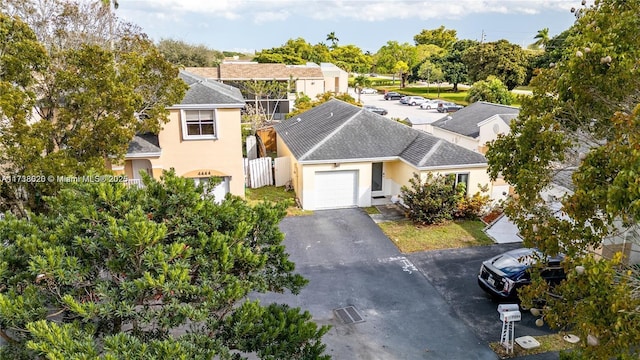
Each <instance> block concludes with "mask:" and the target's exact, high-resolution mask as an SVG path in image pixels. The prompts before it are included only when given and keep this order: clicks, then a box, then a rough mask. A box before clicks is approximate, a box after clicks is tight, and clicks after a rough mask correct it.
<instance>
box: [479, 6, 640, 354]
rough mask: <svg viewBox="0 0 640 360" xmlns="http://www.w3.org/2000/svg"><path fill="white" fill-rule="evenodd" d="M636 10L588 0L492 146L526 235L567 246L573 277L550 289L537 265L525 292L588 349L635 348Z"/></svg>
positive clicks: (638, 335) (639, 124)
mask: <svg viewBox="0 0 640 360" xmlns="http://www.w3.org/2000/svg"><path fill="white" fill-rule="evenodd" d="M638 13H640V1H637V0H633V1H619V0H600V1H598V2H596V3H595V4H593V5H588V6H587V5H584V6H583V8H581V9H580V11H579V14H580V15H579V16H578V18H577V21H576V23H575V25H574V26H573V27H572V29H570V31H568V32H567V33H566V38H565V41H564V46H563V47H562V48H563V49H564V50H562V51H561V53H559V56H558V61H557V62H553V63H551V64H550V65H549V67H547V68H546V69H542V71H541V73H540V75H538V76H537V77H535V78H534V79H533V80H532V85H533V96H532V97H529V98H525V99H523V103H522V110H521V112H520V117H519V119H518V121H515V122H513V123H512V125H511V133H510V134H509V135H507V136H503V137H500V138H498V140H496V141H495V143H493V144H492V145H491V146H490V148H489V151H488V153H487V158H488V161H489V165H490V173H491V176H492V177H494V178H495V177H497V176H499V175H502V176H504V179H505V180H506V181H507V182H509V183H510V184H512V185H513V186H514V188H515V191H516V193H517V197H516V198H514V199H512V200H511V201H510V202H508V206H507V207H506V210H505V211H506V212H507V213H508V215H509V216H510V218H511V219H512V220H513V221H514V222H515V223H516V224H517V225H518V228H519V230H520V233H521V234H522V235H523V237H524V239H525V244H526V245H527V246H532V247H538V248H540V249H542V250H543V251H544V252H545V253H546V254H554V253H557V252H559V251H562V252H564V253H565V254H566V255H567V258H566V260H565V262H564V264H563V266H564V268H565V271H566V272H567V280H566V281H564V282H563V283H561V284H560V285H558V286H556V287H555V288H553V289H549V288H548V287H547V285H546V284H545V283H544V282H543V281H541V280H540V278H539V277H536V278H535V279H534V280H536V281H534V285H533V286H532V287H530V288H529V289H527V290H526V292H525V293H524V298H525V299H527V300H526V303H528V304H529V305H533V304H535V303H538V301H536V299H538V300H539V299H543V300H545V301H546V305H545V306H544V307H543V308H542V314H543V316H544V320H545V321H546V322H547V323H548V324H549V325H550V326H553V327H556V328H561V329H569V330H571V332H573V333H575V334H577V335H578V336H580V338H581V339H583V341H582V342H581V343H580V345H581V347H580V349H579V350H578V351H579V352H580V353H581V355H582V356H583V357H582V358H588V359H608V358H620V359H627V358H637V357H638V346H637V345H638V339H640V327H638V326H637V324H638V320H639V311H638V309H640V297H639V295H638V293H637V289H638V288H639V286H640V283H639V282H640V280H639V279H640V276H639V274H638V271H637V267H629V266H627V261H628V260H630V259H629V258H628V256H629V255H633V253H634V252H633V251H632V252H631V253H630V254H629V253H628V252H627V251H624V250H625V247H628V246H638V244H639V243H640V241H639V236H638V231H637V230H638V222H639V220H640V211H639V210H640V207H639V206H638V204H639V201H638V199H639V196H638V194H639V193H640V192H639V190H640V185H639V184H638V181H637V171H638V164H639V163H640V161H639V158H638V151H637V149H638V148H639V147H640V138H639V137H638V134H640V106H639V104H640V80H639V79H640V76H639V75H640V74H639V71H640V68H639V67H638V59H640V38H639V37H638V36H637V32H636V31H635V30H634V29H635V28H636V27H637V25H638V16H637V14H638ZM561 179H570V180H569V184H566V181H564V182H563V183H564V184H565V187H568V188H569V191H568V192H567V193H566V195H565V196H563V197H562V198H561V199H560V200H559V202H560V205H561V207H560V209H556V210H554V206H550V204H547V203H546V202H545V200H548V199H546V198H545V197H543V195H542V194H544V191H545V190H546V189H548V187H549V186H551V185H553V184H554V183H558V182H560V181H561ZM552 205H553V204H552ZM636 261H637V259H636Z"/></svg>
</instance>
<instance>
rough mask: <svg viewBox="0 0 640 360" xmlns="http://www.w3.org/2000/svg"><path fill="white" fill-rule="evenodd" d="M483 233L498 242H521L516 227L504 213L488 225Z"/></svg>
mask: <svg viewBox="0 0 640 360" xmlns="http://www.w3.org/2000/svg"><path fill="white" fill-rule="evenodd" d="M485 233H487V235H489V237H491V238H492V239H493V241H495V242H496V243H498V244H508V243H516V242H522V238H521V237H520V235H519V231H518V227H517V226H516V224H514V223H512V222H511V220H509V218H508V217H507V216H506V215H504V214H503V215H501V216H500V217H499V218H498V219H497V220H496V221H494V222H493V223H492V224H491V225H489V227H488V228H486V229H485Z"/></svg>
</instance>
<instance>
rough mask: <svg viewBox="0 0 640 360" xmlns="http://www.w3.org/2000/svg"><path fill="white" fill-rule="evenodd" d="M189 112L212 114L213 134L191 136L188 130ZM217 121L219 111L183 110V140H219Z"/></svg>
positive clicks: (181, 116)
mask: <svg viewBox="0 0 640 360" xmlns="http://www.w3.org/2000/svg"><path fill="white" fill-rule="evenodd" d="M189 111H198V112H200V111H206V112H211V114H213V134H206V135H189V132H188V128H187V112H189ZM198 115H199V114H198ZM198 117H199V116H198ZM217 119H218V111H217V110H216V109H182V110H180V121H181V125H182V140H215V139H218V120H217ZM199 121H200V120H199Z"/></svg>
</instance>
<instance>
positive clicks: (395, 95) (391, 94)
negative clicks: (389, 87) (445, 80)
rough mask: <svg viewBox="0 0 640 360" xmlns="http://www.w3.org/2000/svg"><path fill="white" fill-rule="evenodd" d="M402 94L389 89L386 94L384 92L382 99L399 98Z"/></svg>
mask: <svg viewBox="0 0 640 360" xmlns="http://www.w3.org/2000/svg"><path fill="white" fill-rule="evenodd" d="M403 96H404V95H402V94H400V93H397V92H395V91H390V92H388V93H386V94H384V99H385V100H400V99H401V98H402V97H403Z"/></svg>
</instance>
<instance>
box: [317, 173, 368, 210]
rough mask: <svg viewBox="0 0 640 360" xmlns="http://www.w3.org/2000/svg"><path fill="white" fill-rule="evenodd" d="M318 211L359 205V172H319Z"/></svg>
mask: <svg viewBox="0 0 640 360" xmlns="http://www.w3.org/2000/svg"><path fill="white" fill-rule="evenodd" d="M315 183H316V186H315V188H316V194H315V195H316V196H315V198H316V206H315V208H316V209H333V208H343V207H353V206H357V205H358V197H357V194H358V191H357V189H358V172H357V171H353V170H348V171H347V170H344V171H318V172H316V174H315Z"/></svg>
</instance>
